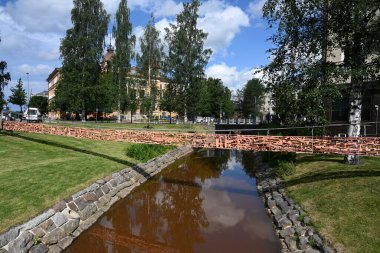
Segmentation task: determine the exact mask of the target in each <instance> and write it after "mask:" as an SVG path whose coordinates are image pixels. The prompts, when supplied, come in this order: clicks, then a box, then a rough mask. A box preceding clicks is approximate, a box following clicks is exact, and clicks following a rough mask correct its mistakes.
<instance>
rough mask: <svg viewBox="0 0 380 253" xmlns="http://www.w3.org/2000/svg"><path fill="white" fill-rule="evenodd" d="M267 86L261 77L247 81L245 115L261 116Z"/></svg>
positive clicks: (244, 90)
mask: <svg viewBox="0 0 380 253" xmlns="http://www.w3.org/2000/svg"><path fill="white" fill-rule="evenodd" d="M264 95H265V87H264V85H263V84H262V83H261V81H260V80H259V79H256V78H254V79H252V80H249V81H248V82H247V84H246V85H245V86H244V89H243V106H242V107H243V108H242V109H243V115H244V117H246V118H248V117H251V118H255V117H257V116H260V111H261V106H262V105H263V103H264Z"/></svg>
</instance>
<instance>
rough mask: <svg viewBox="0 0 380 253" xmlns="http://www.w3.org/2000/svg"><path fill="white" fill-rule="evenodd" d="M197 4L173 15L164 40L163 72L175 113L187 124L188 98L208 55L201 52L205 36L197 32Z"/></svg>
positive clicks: (198, 30)
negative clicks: (172, 93) (171, 88)
mask: <svg viewBox="0 0 380 253" xmlns="http://www.w3.org/2000/svg"><path fill="white" fill-rule="evenodd" d="M199 7H200V2H199V1H198V0H193V1H191V2H190V3H184V4H183V11H182V12H181V13H180V14H178V15H177V17H176V23H175V24H170V27H169V28H166V29H165V30H166V35H165V40H166V42H167V44H168V47H169V49H168V55H167V57H166V59H165V72H166V75H167V77H168V78H169V80H170V82H171V83H172V84H173V85H175V87H176V93H177V103H176V111H177V112H178V113H180V114H181V115H183V116H184V119H185V121H187V112H188V108H189V107H195V106H196V105H195V104H190V103H189V102H190V94H191V93H192V92H194V90H196V88H197V84H199V82H200V79H201V78H203V76H204V69H205V66H206V65H207V62H208V60H209V58H210V55H211V53H212V51H211V49H204V42H205V40H206V38H207V33H205V32H203V31H202V30H201V29H198V28H197V19H198V9H199Z"/></svg>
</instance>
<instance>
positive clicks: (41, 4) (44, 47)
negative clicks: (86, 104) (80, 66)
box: [0, 0, 273, 96]
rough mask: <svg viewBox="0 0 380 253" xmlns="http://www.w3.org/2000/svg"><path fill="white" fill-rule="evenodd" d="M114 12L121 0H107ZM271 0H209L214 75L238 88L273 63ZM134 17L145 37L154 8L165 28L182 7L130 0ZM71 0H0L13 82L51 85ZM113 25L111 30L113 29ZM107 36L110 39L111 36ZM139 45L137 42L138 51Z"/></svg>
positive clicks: (2, 56)
mask: <svg viewBox="0 0 380 253" xmlns="http://www.w3.org/2000/svg"><path fill="white" fill-rule="evenodd" d="M102 2H103V3H104V6H105V8H106V10H107V12H108V13H110V14H112V15H113V14H114V13H115V12H116V9H117V6H118V3H119V1H118V0H102ZM264 2H265V0H203V1H202V6H201V8H200V12H199V14H200V18H199V20H198V26H199V28H201V29H203V30H204V31H206V32H208V34H209V35H208V39H207V41H206V44H205V45H206V47H211V48H212V49H213V51H214V53H213V55H212V57H211V60H210V62H209V64H208V66H207V68H206V74H207V75H208V76H210V77H216V78H221V79H222V80H223V82H224V84H225V85H227V86H228V87H229V88H231V89H233V90H236V89H238V88H241V87H242V86H243V85H244V84H245V83H246V81H247V80H249V79H251V78H252V77H253V69H255V68H257V67H259V66H261V65H264V64H266V63H267V62H268V55H267V54H266V50H267V49H268V48H269V47H270V44H269V43H268V42H267V38H268V37H269V36H270V34H271V33H272V32H273V31H271V30H268V29H267V24H266V23H265V21H263V20H262V19H261V7H262V5H263V3H264ZM128 5H129V7H130V8H131V22H132V25H133V30H134V33H135V34H136V36H137V37H138V36H141V34H142V31H143V27H144V26H145V25H146V23H147V22H148V20H149V16H150V13H151V12H153V13H154V14H155V17H156V27H157V28H158V29H159V30H160V31H162V32H161V36H162V37H163V36H164V33H163V30H164V28H165V27H166V26H168V24H169V23H170V22H173V21H175V15H176V14H177V13H178V12H180V11H181V9H182V2H181V1H178V0H160V1H157V0H129V1H128ZM72 6H73V4H72V1H71V0H38V1H36V0H0V35H1V39H2V42H1V43H0V60H5V61H6V62H7V63H8V71H9V72H10V73H11V76H12V82H11V83H10V84H9V85H8V87H7V88H6V95H7V96H8V95H9V93H10V91H9V89H10V87H12V86H14V85H15V83H16V81H17V80H18V79H19V78H22V79H23V81H24V84H25V87H26V83H27V81H26V79H27V77H26V73H27V72H29V73H30V87H31V89H32V93H37V92H40V91H43V90H47V82H46V78H47V77H48V75H49V73H51V71H53V69H54V68H55V67H59V66H61V60H60V59H59V45H60V40H61V39H62V38H63V37H64V35H65V31H66V30H67V29H68V28H69V27H70V26H71V22H70V11H71V8H72ZM111 25H112V24H110V30H111ZM107 41H109V40H108V39H107ZM138 47H139V45H138V44H137V48H136V49H137V50H138Z"/></svg>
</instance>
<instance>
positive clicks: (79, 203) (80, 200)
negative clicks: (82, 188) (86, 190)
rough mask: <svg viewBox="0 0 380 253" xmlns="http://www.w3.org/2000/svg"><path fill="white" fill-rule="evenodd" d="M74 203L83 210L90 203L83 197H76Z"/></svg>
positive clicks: (79, 209)
mask: <svg viewBox="0 0 380 253" xmlns="http://www.w3.org/2000/svg"><path fill="white" fill-rule="evenodd" d="M74 203H75V205H76V206H77V207H78V211H81V210H83V209H84V208H85V207H86V206H87V205H88V203H87V201H86V200H85V199H84V198H82V197H79V198H77V199H75V200H74Z"/></svg>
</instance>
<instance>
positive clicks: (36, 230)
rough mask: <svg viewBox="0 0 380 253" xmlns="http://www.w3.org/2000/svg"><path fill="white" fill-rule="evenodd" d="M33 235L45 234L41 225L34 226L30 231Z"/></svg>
mask: <svg viewBox="0 0 380 253" xmlns="http://www.w3.org/2000/svg"><path fill="white" fill-rule="evenodd" d="M30 232H31V233H32V234H33V235H35V236H37V237H39V238H42V237H43V236H44V235H45V231H44V230H43V229H42V228H41V227H39V226H38V227H35V228H33V229H32V230H31V231H30Z"/></svg>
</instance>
